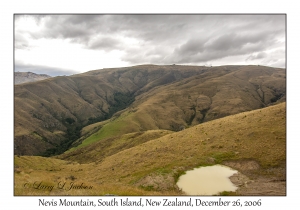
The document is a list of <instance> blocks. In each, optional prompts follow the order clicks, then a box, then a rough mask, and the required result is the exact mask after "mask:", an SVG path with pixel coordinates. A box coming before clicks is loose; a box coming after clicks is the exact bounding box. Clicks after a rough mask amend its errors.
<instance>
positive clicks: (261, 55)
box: [246, 52, 267, 60]
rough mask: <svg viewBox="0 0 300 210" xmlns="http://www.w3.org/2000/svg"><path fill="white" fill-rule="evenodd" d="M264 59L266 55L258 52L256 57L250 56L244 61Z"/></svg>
mask: <svg viewBox="0 0 300 210" xmlns="http://www.w3.org/2000/svg"><path fill="white" fill-rule="evenodd" d="M265 57H267V53H265V52H260V53H257V54H256V55H250V56H249V57H248V58H246V60H257V59H262V58H265Z"/></svg>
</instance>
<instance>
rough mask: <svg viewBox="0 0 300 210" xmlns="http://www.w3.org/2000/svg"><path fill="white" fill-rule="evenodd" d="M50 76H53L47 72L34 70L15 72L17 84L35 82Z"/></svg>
mask: <svg viewBox="0 0 300 210" xmlns="http://www.w3.org/2000/svg"><path fill="white" fill-rule="evenodd" d="M48 78H51V76H49V75H47V74H35V73H33V72H15V84H22V83H26V82H35V81H39V80H44V79H48Z"/></svg>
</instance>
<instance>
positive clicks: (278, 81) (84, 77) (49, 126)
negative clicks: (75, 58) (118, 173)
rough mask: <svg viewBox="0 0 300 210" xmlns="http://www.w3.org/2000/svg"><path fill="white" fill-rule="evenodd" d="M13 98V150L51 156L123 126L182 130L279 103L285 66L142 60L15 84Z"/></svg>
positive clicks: (283, 95) (123, 130) (110, 134)
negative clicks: (166, 63) (150, 62)
mask: <svg viewBox="0 0 300 210" xmlns="http://www.w3.org/2000/svg"><path fill="white" fill-rule="evenodd" d="M14 99H15V103H14V105H15V130H14V131H15V135H14V146H15V154H18V155H44V156H49V155H55V154H60V153H62V152H64V151H66V150H67V149H70V148H72V147H73V150H74V149H75V148H74V147H77V148H80V147H83V146H87V145H89V144H91V143H93V142H97V141H99V140H101V139H106V138H115V137H117V136H120V135H123V134H126V133H133V132H145V131H147V130H169V131H180V130H183V129H185V128H189V127H192V126H195V125H198V124H201V123H205V122H208V121H212V120H215V119H218V118H222V117H225V116H228V115H233V114H237V113H241V112H245V111H250V110H254V109H260V108H263V107H267V106H270V105H273V104H277V103H280V102H284V101H285V100H286V72H285V69H280V68H271V67H264V66H220V67H205V66H179V65H170V66H156V65H141V66H133V67H126V68H115V69H101V70H95V71H90V72H86V73H83V74H78V75H72V76H64V77H55V78H50V79H47V80H43V81H38V82H35V83H26V84H20V85H16V86H15V96H14ZM93 123H98V124H95V125H93ZM88 125H90V128H91V129H85V126H88ZM84 130H88V132H86V133H84ZM71 150H72V149H71Z"/></svg>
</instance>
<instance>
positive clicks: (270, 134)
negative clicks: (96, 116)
mask: <svg viewBox="0 0 300 210" xmlns="http://www.w3.org/2000/svg"><path fill="white" fill-rule="evenodd" d="M130 135H132V136H131V137H133V138H137V137H138V136H137V134H130ZM130 135H129V134H127V137H126V138H125V136H126V135H125V136H123V137H120V138H119V140H117V139H115V140H114V144H115V145H116V146H117V145H121V144H122V141H123V140H124V139H127V140H128V139H129V138H128V137H130ZM134 135H136V136H134ZM142 135H143V134H142ZM142 135H141V136H142ZM118 141H119V142H118ZM124 145H125V144H124ZM92 146H93V147H94V149H90V150H88V149H86V150H82V152H83V151H84V153H80V152H78V153H77V154H76V153H73V154H74V155H73V156H70V157H66V158H67V159H69V160H74V162H72V161H69V160H58V159H54V158H41V157H28V156H24V157H15V186H16V188H17V190H16V192H17V193H18V194H26V192H27V191H22V190H21V183H24V182H26V181H33V180H44V181H47V182H49V183H56V182H58V181H60V180H70V179H71V178H72V176H73V177H75V178H76V181H79V182H81V181H84V182H85V183H87V184H91V185H95V186H97V190H95V191H84V190H81V191H77V194H80V195H82V194H105V193H115V194H119V195H124V194H126V195H134V194H140V195H142V194H153V195H155V194H180V191H178V189H177V188H176V186H175V180H176V179H177V178H178V175H180V173H181V172H182V171H185V170H189V169H192V168H194V167H197V166H201V165H213V164H217V163H224V161H230V160H231V161H232V160H235V161H243V160H251V161H254V162H255V163H257V165H258V167H257V168H254V169H251V170H248V171H247V169H245V170H241V172H243V173H245V174H246V175H247V176H249V177H250V178H251V179H253V182H254V183H255V181H256V180H257V179H258V178H260V177H266V178H270V177H271V178H272V180H276V179H278V178H280V179H282V177H285V174H284V173H281V172H282V171H285V161H286V104H285V103H280V104H278V105H274V106H270V107H267V108H263V109H259V110H254V111H249V112H244V113H240V114H237V115H232V116H228V117H224V118H221V119H217V120H213V121H209V122H205V123H203V124H200V125H196V126H194V127H191V128H188V129H185V130H183V131H180V132H176V133H171V134H167V135H164V136H162V137H159V138H155V139H152V140H150V141H147V142H145V143H142V144H138V145H137V146H133V147H130V148H126V147H125V148H123V149H122V148H121V149H120V148H119V149H120V150H119V151H120V152H117V153H114V154H111V155H110V154H109V153H106V155H102V154H101V152H102V151H101V148H103V145H102V144H100V143H98V142H97V143H94V144H93V145H91V148H92ZM86 148H88V147H86ZM111 148H113V147H111ZM115 148H116V147H115ZM82 149H83V148H82ZM106 152H107V151H106ZM97 153H98V154H97ZM35 158H37V159H35ZM76 158H77V159H78V161H80V162H81V163H84V162H85V164H78V163H76V162H75V160H76ZM44 161H45V162H44ZM279 169H280V170H279ZM46 173H47V176H46ZM70 177H71V178H70ZM101 189H102V190H101ZM103 189H105V190H103ZM283 191H284V189H283ZM36 193H37V191H34V192H33V191H30V192H29V193H28V194H36ZM39 193H40V194H49V192H47V191H39ZM67 193H68V192H65V191H59V192H58V191H55V192H54V194H67ZM72 193H73V194H74V193H75V192H72Z"/></svg>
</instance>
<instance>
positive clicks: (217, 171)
mask: <svg viewBox="0 0 300 210" xmlns="http://www.w3.org/2000/svg"><path fill="white" fill-rule="evenodd" d="M237 172H238V171H235V170H233V169H231V168H229V167H226V166H222V165H214V166H207V167H201V168H195V169H194V170H192V171H187V172H186V174H184V175H182V176H180V177H179V180H178V182H177V186H178V187H179V188H180V189H181V190H182V191H183V192H185V193H186V194H187V195H216V194H218V193H220V192H223V191H235V190H236V189H237V187H236V186H235V185H234V184H233V183H232V182H231V181H230V179H229V177H230V176H232V175H233V174H235V173H237Z"/></svg>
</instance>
